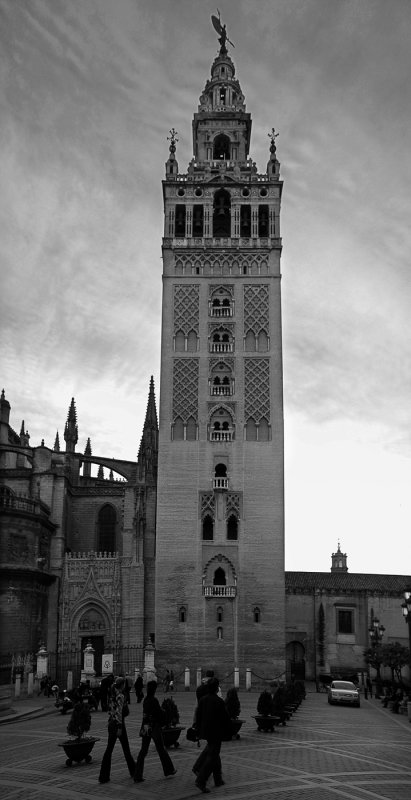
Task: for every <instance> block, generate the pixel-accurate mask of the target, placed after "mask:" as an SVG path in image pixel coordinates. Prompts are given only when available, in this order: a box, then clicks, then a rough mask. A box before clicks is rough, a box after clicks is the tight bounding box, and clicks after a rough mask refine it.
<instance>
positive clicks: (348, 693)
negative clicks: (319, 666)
mask: <svg viewBox="0 0 411 800" xmlns="http://www.w3.org/2000/svg"><path fill="white" fill-rule="evenodd" d="M328 702H329V704H330V705H334V703H340V704H341V705H342V704H344V705H345V704H346V705H350V706H357V708H359V707H360V693H359V691H358V689H357V687H356V686H355V684H354V683H351V681H331V683H330V685H329V687H328Z"/></svg>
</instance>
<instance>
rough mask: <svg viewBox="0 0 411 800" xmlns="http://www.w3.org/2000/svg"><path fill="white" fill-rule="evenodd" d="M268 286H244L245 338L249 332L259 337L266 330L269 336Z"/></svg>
mask: <svg viewBox="0 0 411 800" xmlns="http://www.w3.org/2000/svg"><path fill="white" fill-rule="evenodd" d="M268 291H269V290H268V286H265V285H261V286H249V285H247V286H244V336H245V335H246V334H247V333H248V331H253V333H254V334H255V335H256V336H258V334H259V332H260V331H262V330H264V331H265V332H266V334H267V336H268V335H269V324H270V323H269V294H268Z"/></svg>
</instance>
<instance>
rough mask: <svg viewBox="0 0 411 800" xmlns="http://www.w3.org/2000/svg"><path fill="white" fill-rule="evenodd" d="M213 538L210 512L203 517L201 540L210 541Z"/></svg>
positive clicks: (212, 523)
mask: <svg viewBox="0 0 411 800" xmlns="http://www.w3.org/2000/svg"><path fill="white" fill-rule="evenodd" d="M213 538H214V522H213V519H212V517H211V516H210V514H206V515H205V517H204V519H203V542H211V541H212V540H213Z"/></svg>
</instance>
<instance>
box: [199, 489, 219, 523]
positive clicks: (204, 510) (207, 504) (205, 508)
mask: <svg viewBox="0 0 411 800" xmlns="http://www.w3.org/2000/svg"><path fill="white" fill-rule="evenodd" d="M200 514H201V519H204V517H205V515H206V514H210V515H211V516H212V518H213V519H214V518H215V497H214V492H203V493H202V494H200Z"/></svg>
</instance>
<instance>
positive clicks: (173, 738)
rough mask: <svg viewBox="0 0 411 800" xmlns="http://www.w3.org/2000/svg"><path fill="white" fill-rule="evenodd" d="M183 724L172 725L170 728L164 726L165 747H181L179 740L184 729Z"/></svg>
mask: <svg viewBox="0 0 411 800" xmlns="http://www.w3.org/2000/svg"><path fill="white" fill-rule="evenodd" d="M184 730H185V728H183V727H182V726H181V725H175V726H171V727H170V728H162V734H163V741H164V746H165V747H180V742H179V741H178V739H179V737H180V733H181V731H184Z"/></svg>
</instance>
